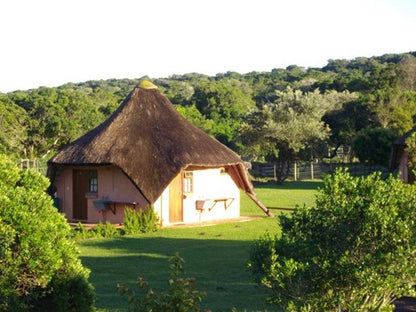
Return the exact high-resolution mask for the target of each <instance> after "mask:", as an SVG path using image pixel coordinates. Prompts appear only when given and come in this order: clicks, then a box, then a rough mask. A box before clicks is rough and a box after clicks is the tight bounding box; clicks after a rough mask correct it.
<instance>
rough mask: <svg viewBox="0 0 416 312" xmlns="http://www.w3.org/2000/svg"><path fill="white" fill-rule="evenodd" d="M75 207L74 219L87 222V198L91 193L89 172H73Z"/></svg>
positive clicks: (73, 208) (73, 210) (73, 211)
mask: <svg viewBox="0 0 416 312" xmlns="http://www.w3.org/2000/svg"><path fill="white" fill-rule="evenodd" d="M72 177H73V179H72V180H73V190H74V192H73V207H72V218H73V219H76V220H87V219H88V214H87V198H86V197H85V195H86V193H88V191H89V187H90V178H89V171H88V170H73V172H72Z"/></svg>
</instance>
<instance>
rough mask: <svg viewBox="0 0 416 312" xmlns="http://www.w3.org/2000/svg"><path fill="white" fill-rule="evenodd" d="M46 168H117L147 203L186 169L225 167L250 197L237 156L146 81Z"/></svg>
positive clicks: (239, 159)
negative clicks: (187, 118)
mask: <svg viewBox="0 0 416 312" xmlns="http://www.w3.org/2000/svg"><path fill="white" fill-rule="evenodd" d="M48 165H49V171H50V172H53V171H54V170H56V168H57V167H59V166H95V165H114V166H117V167H119V168H120V169H121V170H122V171H123V172H124V173H125V174H126V175H127V176H128V177H129V178H130V180H131V181H132V182H133V183H134V185H135V186H136V187H137V188H138V189H139V190H140V192H141V193H142V194H143V195H144V197H145V198H146V199H147V200H148V201H149V203H154V202H155V200H156V199H157V198H158V197H159V196H160V195H161V193H162V192H163V190H164V189H165V188H166V187H167V186H168V185H169V183H170V181H171V180H172V179H173V178H174V177H175V176H176V175H178V173H179V172H180V171H181V170H182V169H185V168H186V167H188V166H198V167H218V166H224V167H226V169H227V170H228V171H229V173H230V175H231V177H232V178H233V179H234V181H235V182H236V184H237V185H238V186H239V187H240V188H242V189H243V190H244V191H246V192H248V193H251V194H254V192H253V188H252V185H251V183H250V181H249V179H248V177H247V174H246V170H245V168H244V164H243V161H242V160H241V158H240V157H239V156H238V155H237V154H236V153H234V152H233V151H232V150H230V149H229V148H227V147H226V146H224V145H223V144H221V143H220V142H218V141H217V140H215V139H213V138H212V137H210V136H209V135H207V134H206V133H204V132H203V131H201V130H200V129H198V128H197V127H195V126H194V125H192V124H191V123H190V122H189V121H187V120H186V119H185V118H184V117H182V116H181V115H180V114H179V113H178V112H177V111H176V109H175V108H174V106H173V105H172V103H171V102H170V101H169V100H168V99H167V98H166V97H165V96H164V95H163V94H162V93H161V92H160V91H159V90H158V89H157V88H156V87H155V86H154V85H153V84H151V83H148V82H146V83H141V84H140V85H139V86H138V87H136V88H135V89H134V90H133V91H132V92H131V93H130V94H129V95H128V97H127V98H126V99H125V100H124V102H123V104H122V105H121V106H120V107H119V108H118V109H117V110H116V111H115V112H114V113H113V114H112V115H111V116H110V117H109V118H108V119H107V120H106V121H104V122H103V123H102V124H101V125H99V126H98V127H96V128H95V129H93V130H91V131H90V132H88V133H87V134H85V135H84V136H82V137H80V138H79V139H78V140H76V141H74V142H72V143H70V144H69V145H67V146H66V147H64V148H63V149H62V150H61V151H59V152H58V154H56V155H55V156H54V157H53V158H52V159H50V160H49V162H48ZM51 176H53V174H51Z"/></svg>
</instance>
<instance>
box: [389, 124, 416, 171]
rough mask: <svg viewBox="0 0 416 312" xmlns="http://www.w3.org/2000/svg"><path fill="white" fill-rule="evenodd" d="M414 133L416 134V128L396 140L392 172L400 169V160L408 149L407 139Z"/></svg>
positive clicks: (393, 148) (390, 165) (392, 158)
mask: <svg viewBox="0 0 416 312" xmlns="http://www.w3.org/2000/svg"><path fill="white" fill-rule="evenodd" d="M413 132H416V127H415V128H413V129H412V130H410V131H408V132H406V133H405V134H403V135H402V136H400V137H398V138H397V139H396V140H394V142H393V145H392V148H391V156H390V164H389V171H390V172H393V171H394V170H396V169H397V168H398V167H399V163H400V158H401V157H402V155H403V151H404V150H405V149H406V148H407V144H406V139H407V138H408V137H410V136H411V135H412V133H413Z"/></svg>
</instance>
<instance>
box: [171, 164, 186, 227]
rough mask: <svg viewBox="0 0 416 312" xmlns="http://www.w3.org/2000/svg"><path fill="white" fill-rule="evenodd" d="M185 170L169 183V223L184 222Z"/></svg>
mask: <svg viewBox="0 0 416 312" xmlns="http://www.w3.org/2000/svg"><path fill="white" fill-rule="evenodd" d="M183 213H184V211H183V172H182V171H181V172H179V174H178V175H177V176H176V177H175V178H173V179H172V181H171V182H170V184H169V223H181V222H183Z"/></svg>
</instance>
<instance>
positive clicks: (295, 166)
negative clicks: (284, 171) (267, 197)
mask: <svg viewBox="0 0 416 312" xmlns="http://www.w3.org/2000/svg"><path fill="white" fill-rule="evenodd" d="M297 164H298V163H297V161H296V160H295V162H294V163H293V180H294V181H297V180H298V166H297Z"/></svg>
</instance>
